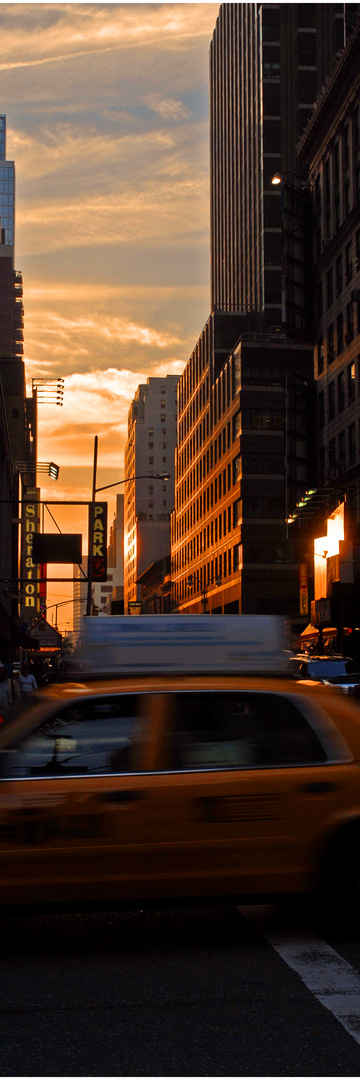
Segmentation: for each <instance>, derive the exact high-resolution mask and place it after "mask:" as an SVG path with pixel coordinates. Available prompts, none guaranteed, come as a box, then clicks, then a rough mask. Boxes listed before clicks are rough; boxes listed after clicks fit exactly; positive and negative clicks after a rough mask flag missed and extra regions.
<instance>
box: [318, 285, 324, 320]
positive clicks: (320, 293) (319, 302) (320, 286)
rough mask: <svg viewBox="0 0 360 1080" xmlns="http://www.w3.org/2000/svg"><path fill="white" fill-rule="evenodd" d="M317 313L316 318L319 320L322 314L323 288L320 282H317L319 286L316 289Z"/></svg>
mask: <svg viewBox="0 0 360 1080" xmlns="http://www.w3.org/2000/svg"><path fill="white" fill-rule="evenodd" d="M317 313H318V318H319V319H321V316H322V313H323V287H322V281H319V284H318V287H317Z"/></svg>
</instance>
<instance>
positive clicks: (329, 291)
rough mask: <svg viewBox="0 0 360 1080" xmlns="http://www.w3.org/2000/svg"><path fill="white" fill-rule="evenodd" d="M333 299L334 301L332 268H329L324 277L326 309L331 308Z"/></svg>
mask: <svg viewBox="0 0 360 1080" xmlns="http://www.w3.org/2000/svg"><path fill="white" fill-rule="evenodd" d="M333 299H334V289H333V272H332V267H331V268H330V270H328V272H327V275H326V302H327V306H328V308H329V307H331V305H332V302H333Z"/></svg>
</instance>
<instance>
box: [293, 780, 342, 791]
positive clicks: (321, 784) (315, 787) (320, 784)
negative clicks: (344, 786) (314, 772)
mask: <svg viewBox="0 0 360 1080" xmlns="http://www.w3.org/2000/svg"><path fill="white" fill-rule="evenodd" d="M339 786H340V785H339V784H334V781H333V780H310V781H309V783H308V784H303V785H302V787H301V788H300V791H309V792H310V793H312V794H313V795H322V793H323V792H325V791H336V789H337V788H338V787H339Z"/></svg>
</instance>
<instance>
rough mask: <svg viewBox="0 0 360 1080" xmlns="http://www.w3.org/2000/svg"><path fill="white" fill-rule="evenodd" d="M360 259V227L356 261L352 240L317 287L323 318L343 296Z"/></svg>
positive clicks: (319, 308) (357, 234)
mask: <svg viewBox="0 0 360 1080" xmlns="http://www.w3.org/2000/svg"><path fill="white" fill-rule="evenodd" d="M359 259H360V229H358V230H357V233H356V236H355V261H354V263H353V258H352V241H350V242H349V243H348V244H347V245H346V247H345V249H344V260H343V253H342V252H341V253H340V255H339V256H338V258H337V259H336V262H335V263H334V265H333V266H330V267H329V270H327V272H326V276H325V280H324V281H323V279H321V280H320V281H319V284H318V287H317V309H318V310H317V313H318V317H319V319H321V318H322V315H323V314H324V310H325V308H326V309H329V308H331V306H332V304H333V303H334V300H335V299H336V298H337V297H338V296H341V293H342V291H343V288H344V285H348V284H349V282H350V281H351V280H352V277H353V274H354V271H356V270H357V269H358V266H359Z"/></svg>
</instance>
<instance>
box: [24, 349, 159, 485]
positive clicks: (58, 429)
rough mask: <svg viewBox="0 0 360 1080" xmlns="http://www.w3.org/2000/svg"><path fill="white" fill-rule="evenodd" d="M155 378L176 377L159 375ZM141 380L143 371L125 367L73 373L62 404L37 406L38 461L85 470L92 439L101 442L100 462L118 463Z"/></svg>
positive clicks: (108, 464)
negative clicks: (98, 438)
mask: <svg viewBox="0 0 360 1080" xmlns="http://www.w3.org/2000/svg"><path fill="white" fill-rule="evenodd" d="M159 374H176V372H175V371H174V370H173V371H171V372H167V371H166V372H161V373H160V372H159ZM144 382H146V378H145V377H144V373H143V372H142V371H137V372H132V371H129V370H126V369H123V370H121V371H119V370H116V369H108V370H97V371H92V372H84V373H80V372H76V373H74V374H72V375H70V376H69V377H68V378H67V379H66V382H65V391H64V403H63V406H61V407H59V406H56V405H41V404H39V407H38V413H39V449H38V455H39V460H41V461H51V460H53V459H54V457H55V450H54V446H55V447H56V462H57V464H59V465H60V466H70V465H73V463H74V460H75V461H76V462H77V464H78V465H84V466H88V465H89V462H91V458H92V447H93V440H94V435H95V434H97V435H99V436H100V438H101V444H102V463H103V465H104V464H105V465H106V466H107V467H111V466H114V463H116V462H118V463H119V464H118V467H120V463H121V465H122V464H123V453H124V447H125V442H126V439H127V419H128V411H129V407H130V404H131V401H132V400H133V398H134V396H135V393H136V390H137V387H138V386H139V385H140V384H141V383H144Z"/></svg>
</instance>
